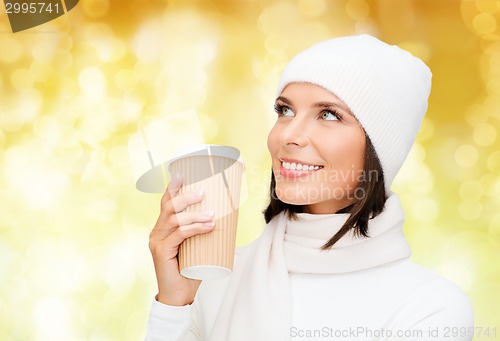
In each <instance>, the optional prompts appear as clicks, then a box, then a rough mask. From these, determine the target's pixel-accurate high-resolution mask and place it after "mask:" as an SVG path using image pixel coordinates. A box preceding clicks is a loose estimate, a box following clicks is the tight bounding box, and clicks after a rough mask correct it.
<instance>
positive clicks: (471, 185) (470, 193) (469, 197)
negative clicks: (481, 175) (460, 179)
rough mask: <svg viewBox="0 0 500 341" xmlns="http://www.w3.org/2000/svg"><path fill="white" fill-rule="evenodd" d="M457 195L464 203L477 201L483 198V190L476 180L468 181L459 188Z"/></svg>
mask: <svg viewBox="0 0 500 341" xmlns="http://www.w3.org/2000/svg"><path fill="white" fill-rule="evenodd" d="M459 193H460V197H461V198H462V199H463V200H464V201H477V200H480V199H481V197H482V196H483V188H482V187H481V184H480V183H479V182H477V181H476V180H469V181H466V182H464V183H463V184H462V185H461V186H460V191H459Z"/></svg>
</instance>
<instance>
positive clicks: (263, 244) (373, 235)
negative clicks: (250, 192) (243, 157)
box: [209, 194, 411, 341]
mask: <svg viewBox="0 0 500 341" xmlns="http://www.w3.org/2000/svg"><path fill="white" fill-rule="evenodd" d="M297 217H298V220H289V219H287V217H286V215H285V214H283V213H281V214H279V215H278V216H276V217H274V218H273V219H272V220H271V221H270V222H269V224H268V225H267V226H266V227H265V230H264V231H263V233H262V235H261V236H260V237H259V238H258V239H257V240H255V241H254V242H253V243H251V244H250V245H248V246H247V247H245V248H244V249H243V250H242V253H241V255H239V258H238V262H237V266H236V267H235V269H234V272H233V274H232V275H231V279H230V282H229V285H228V288H227V291H226V294H225V296H224V300H223V302H222V305H221V308H220V311H219V314H218V316H217V319H216V322H215V325H214V328H213V330H212V333H211V335H210V338H209V340H211V341H225V340H227V341H236V340H237V341H247V340H248V341H256V340H259V341H267V340H269V341H271V340H272V341H284V340H291V336H290V326H291V321H292V305H291V304H292V297H291V291H290V282H289V277H288V274H289V273H318V274H335V273H345V272H352V271H357V270H363V269H368V268H372V267H375V266H379V265H382V264H385V263H388V262H392V261H395V260H398V259H402V258H407V257H409V256H410V254H411V251H410V248H409V246H408V243H407V242H406V239H405V237H404V235H403V231H402V227H403V220H404V214H403V209H402V207H401V203H400V202H399V198H398V197H397V195H396V194H391V196H390V197H389V198H388V199H387V202H386V204H385V208H384V211H383V212H382V213H381V214H379V215H378V216H377V217H375V218H373V219H371V220H370V222H369V227H368V233H369V236H370V238H364V237H361V238H355V237H353V234H352V231H349V232H348V233H346V234H345V235H344V236H343V237H342V238H341V239H340V240H339V241H338V242H337V243H335V245H334V246H333V248H332V249H331V250H330V251H321V250H320V247H321V246H322V245H323V244H325V243H326V241H327V240H329V239H330V238H331V237H332V236H333V235H334V234H335V233H336V232H337V231H338V230H340V228H341V227H342V225H343V224H344V222H345V221H346V220H347V218H348V217H349V214H318V215H315V214H307V213H299V214H297Z"/></svg>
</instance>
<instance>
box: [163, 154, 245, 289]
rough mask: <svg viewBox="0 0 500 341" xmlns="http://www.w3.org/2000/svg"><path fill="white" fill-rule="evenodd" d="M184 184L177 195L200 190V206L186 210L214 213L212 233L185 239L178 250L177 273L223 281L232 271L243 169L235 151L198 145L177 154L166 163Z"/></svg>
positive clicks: (171, 172)
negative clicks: (201, 195)
mask: <svg viewBox="0 0 500 341" xmlns="http://www.w3.org/2000/svg"><path fill="white" fill-rule="evenodd" d="M167 165H168V170H169V172H170V174H171V175H172V177H174V176H175V175H176V174H179V175H180V176H181V177H182V178H183V180H184V184H183V186H182V188H181V190H180V192H179V193H184V192H191V191H201V190H203V191H204V192H205V197H204V199H203V201H202V202H201V203H198V204H194V205H190V206H188V207H187V208H186V209H185V211H186V212H189V211H198V212H204V211H212V210H213V211H214V222H215V229H214V230H213V231H212V232H209V233H205V234H201V235H196V236H193V237H191V238H188V239H186V240H185V241H184V242H183V243H182V244H181V245H180V247H179V253H178V260H179V270H180V273H181V274H182V275H183V276H185V277H188V278H193V279H202V280H204V279H218V278H223V277H225V276H227V275H229V274H230V273H231V271H232V270H233V262H234V251H235V246H236V228H237V223H238V208H239V205H240V191H241V179H242V176H243V172H244V169H245V166H244V163H243V161H242V159H241V157H240V152H239V151H238V149H236V148H233V147H227V146H218V145H200V146H195V147H191V148H189V149H188V150H183V151H180V152H178V153H177V154H176V155H175V156H174V157H173V158H172V159H171V160H170V161H169V162H168V163H167Z"/></svg>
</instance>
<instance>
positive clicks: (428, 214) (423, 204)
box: [410, 197, 439, 223]
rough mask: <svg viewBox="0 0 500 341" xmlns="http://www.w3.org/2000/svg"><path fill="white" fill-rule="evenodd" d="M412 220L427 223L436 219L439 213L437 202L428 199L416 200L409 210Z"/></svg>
mask: <svg viewBox="0 0 500 341" xmlns="http://www.w3.org/2000/svg"><path fill="white" fill-rule="evenodd" d="M410 210H411V213H412V217H413V219H415V220H417V221H420V222H423V223H429V222H432V221H434V220H435V219H436V217H437V215H438V213H439V205H438V203H437V201H436V200H435V199H433V198H430V197H424V198H421V199H416V200H415V201H414V202H413V205H412V206H411V208H410Z"/></svg>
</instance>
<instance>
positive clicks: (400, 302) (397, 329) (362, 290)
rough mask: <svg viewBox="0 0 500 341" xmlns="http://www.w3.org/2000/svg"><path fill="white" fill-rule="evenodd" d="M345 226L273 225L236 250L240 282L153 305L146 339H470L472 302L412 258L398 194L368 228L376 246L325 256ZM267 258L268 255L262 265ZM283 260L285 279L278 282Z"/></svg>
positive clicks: (318, 221) (311, 218) (347, 245)
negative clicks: (189, 299) (183, 301)
mask: <svg viewBox="0 0 500 341" xmlns="http://www.w3.org/2000/svg"><path fill="white" fill-rule="evenodd" d="M346 218H347V215H310V214H299V219H298V220H297V221H292V220H287V219H286V218H285V217H284V215H282V216H280V217H278V219H274V220H273V222H274V223H273V222H271V223H270V224H268V226H267V227H266V229H265V230H264V233H263V235H262V236H261V237H260V238H259V239H257V240H256V241H255V242H253V243H252V244H250V245H249V246H247V247H245V248H242V249H239V250H237V253H236V254H237V259H236V263H235V269H234V273H233V275H231V277H228V278H226V279H222V280H215V281H204V282H203V283H202V285H201V286H200V288H199V290H198V293H197V295H196V298H195V301H194V303H193V304H192V305H188V306H183V307H173V306H168V305H164V304H161V303H159V302H156V301H154V302H153V305H152V309H151V313H150V317H149V322H148V330H147V336H146V340H147V341H156V340H211V341H212V340H213V341H224V340H228V341H241V340H256V341H267V340H269V341H274V340H434V341H435V340H472V335H470V334H468V333H467V332H464V331H467V330H468V329H467V328H472V327H473V312H472V305H471V303H470V300H469V299H468V297H467V296H466V295H465V294H464V292H463V291H462V290H461V289H459V288H458V287H457V286H456V285H455V284H453V283H452V282H450V281H448V280H446V279H444V278H442V277H440V276H438V275H437V274H435V273H434V272H432V271H430V270H427V269H424V268H422V267H420V266H418V265H416V264H414V263H413V262H412V261H411V260H410V259H409V256H410V250H409V247H408V245H407V243H406V240H405V238H404V236H403V234H402V209H401V207H400V204H399V200H398V199H397V197H396V196H395V195H393V196H391V197H390V198H389V200H388V203H387V204H386V209H385V211H384V213H382V214H381V215H380V216H379V217H377V218H375V219H373V220H372V221H371V222H370V227H369V229H370V235H371V238H369V239H359V238H353V236H352V235H351V234H347V235H345V236H344V237H343V238H342V239H341V240H340V241H339V242H338V243H337V244H336V246H335V247H334V248H333V249H332V250H331V251H329V252H320V251H318V247H319V246H320V245H322V244H323V243H324V242H325V241H326V240H328V239H329V238H330V237H331V236H332V235H333V234H334V233H335V231H337V230H338V229H339V228H340V226H341V225H342V224H343V221H345V219H346ZM282 225H284V226H282ZM281 227H283V229H282V232H280V228H281ZM280 233H282V234H281V235H280ZM266 235H267V238H266ZM280 240H281V244H280V242H279V241H280ZM276 244H280V245H276ZM262 245H266V247H267V246H269V247H267V248H266V247H263V246H262ZM262 250H269V255H266V256H265V257H264V258H263V259H265V260H266V261H265V262H263V263H262V262H261V263H262V264H264V265H262V264H261V265H260V266H257V265H255V264H258V263H259V257H257V256H256V255H257V254H259V255H260V254H262V253H263V251H262ZM264 253H265V252H264ZM266 257H267V258H266ZM281 260H284V263H283V264H286V266H285V267H286V268H285V269H284V273H285V277H283V276H281V277H280V276H276V277H273V276H274V273H275V272H279V271H281V270H280V269H279V264H281V263H280V261H281ZM266 262H267V263H268V265H265V263H266ZM248 264H251V265H252V266H251V267H249V266H248ZM276 264H278V265H276ZM242 269H243V270H242ZM245 269H246V270H245ZM269 269H272V271H269ZM255 278H258V281H254V280H253V279H255ZM238 282H239V284H237V283H238ZM242 283H243V284H242ZM245 283H255V284H251V285H245ZM261 283H264V285H262V286H260V284H261ZM268 287H269V290H268ZM235 288H236V289H235ZM254 288H257V290H253V289H254ZM273 288H274V289H273ZM273 290H274V291H273ZM268 291H269V292H268ZM231 296H233V297H231ZM266 297H267V298H266ZM269 297H271V298H273V303H272V304H271V305H269ZM274 297H279V298H278V299H276V300H274ZM280 300H281V302H282V303H281V304H280V303H278V302H280ZM288 303H289V304H288ZM221 308H222V309H221ZM288 309H290V310H291V311H290V312H288ZM215 326H216V327H215ZM457 328H458V329H457ZM469 330H470V329H469ZM457 331H458V332H457ZM457 334H458V336H457ZM464 334H466V335H464ZM460 335H461V336H460Z"/></svg>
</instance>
